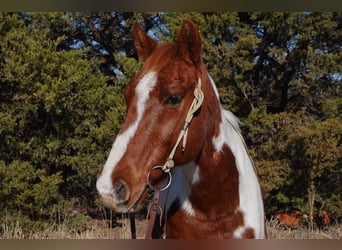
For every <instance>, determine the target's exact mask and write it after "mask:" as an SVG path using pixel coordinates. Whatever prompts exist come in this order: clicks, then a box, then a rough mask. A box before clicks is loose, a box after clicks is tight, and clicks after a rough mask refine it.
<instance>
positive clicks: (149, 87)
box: [96, 19, 266, 239]
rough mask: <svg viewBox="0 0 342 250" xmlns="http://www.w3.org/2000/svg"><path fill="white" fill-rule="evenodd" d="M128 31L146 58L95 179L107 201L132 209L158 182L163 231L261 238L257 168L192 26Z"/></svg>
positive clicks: (117, 208)
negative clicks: (175, 31) (161, 33)
mask: <svg viewBox="0 0 342 250" xmlns="http://www.w3.org/2000/svg"><path fill="white" fill-rule="evenodd" d="M133 32H134V43H135V47H136V49H137V52H138V55H139V59H140V60H142V61H143V63H144V64H143V66H142V68H141V70H140V72H139V73H138V74H137V75H136V76H135V77H134V78H133V79H132V80H131V81H130V82H129V83H128V85H127V87H126V88H125V91H124V95H125V98H126V103H127V116H126V119H125V122H124V124H123V126H122V129H121V131H120V133H119V134H118V136H117V137H116V140H115V142H114V144H113V147H112V149H111V151H110V154H109V157H108V159H107V161H106V163H105V165H104V167H103V169H102V170H101V172H100V173H99V176H98V180H97V183H96V186H97V189H98V192H99V193H100V195H101V197H102V200H103V202H104V204H105V206H107V207H108V208H111V209H113V210H114V211H116V212H119V213H121V212H122V213H127V212H136V211H138V210H139V209H141V208H143V207H144V206H145V205H146V200H147V198H148V196H149V188H148V187H150V186H152V185H154V184H155V183H158V182H162V184H161V185H162V186H161V189H165V190H164V191H162V192H161V193H160V200H159V203H160V207H161V208H162V209H161V210H162V217H163V222H164V227H163V234H164V237H165V238H183V239H186V238H190V239H191V238H192V239H203V238H265V235H266V233H265V224H264V210H263V202H262V196H261V191H260V186H259V182H258V178H257V174H256V170H255V167H254V165H253V162H252V160H251V158H250V156H249V154H248V152H247V148H246V145H245V142H244V140H243V138H242V136H241V134H240V131H239V121H238V119H237V118H236V117H235V116H234V115H233V114H232V113H231V112H229V111H226V110H224V109H222V107H221V105H220V102H219V95H218V91H217V89H216V87H215V84H214V82H213V80H212V78H211V77H210V76H209V74H208V72H207V70H206V67H205V65H204V63H203V61H202V57H201V52H202V49H201V39H200V34H199V31H198V28H197V27H196V25H195V24H194V23H193V22H192V21H191V20H188V19H185V20H184V21H183V25H182V28H181V30H180V32H179V35H178V39H177V42H176V43H175V44H158V43H157V42H156V41H155V40H153V39H152V38H151V37H149V36H148V35H147V34H146V33H145V32H144V30H143V29H142V28H141V26H140V25H139V24H138V23H135V25H134V27H133ZM162 172H164V173H169V177H168V174H166V176H165V174H163V173H162ZM163 183H164V184H163ZM163 185H164V186H163ZM154 237H159V236H156V235H154Z"/></svg>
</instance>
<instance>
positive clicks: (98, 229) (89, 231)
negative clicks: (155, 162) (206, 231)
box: [0, 217, 342, 239]
mask: <svg viewBox="0 0 342 250" xmlns="http://www.w3.org/2000/svg"><path fill="white" fill-rule="evenodd" d="M119 222H120V223H122V226H117V227H113V228H111V227H110V226H108V223H107V222H105V221H103V220H102V221H101V220H91V219H90V220H89V221H88V222H87V224H86V225H85V227H84V228H82V229H80V230H70V228H68V227H67V226H66V225H63V224H61V225H52V226H51V227H49V228H47V229H46V230H44V231H40V232H29V233H27V232H26V233H25V232H24V230H23V229H22V228H21V227H20V225H19V224H18V223H14V224H12V226H11V227H8V226H6V227H5V226H3V225H2V228H1V231H0V239H129V238H130V224H129V219H127V218H125V217H122V218H120V219H119ZM136 227H137V238H143V237H144V232H145V229H146V221H145V220H144V219H142V218H140V219H137V221H136ZM267 230H268V236H269V238H270V239H341V235H342V225H333V226H330V227H328V228H326V229H324V230H313V231H311V232H310V231H309V230H308V229H307V228H305V227H299V228H296V229H288V228H286V227H285V226H284V225H282V224H281V223H279V222H278V221H277V220H276V219H271V220H269V221H267Z"/></svg>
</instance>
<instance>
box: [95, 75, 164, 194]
mask: <svg viewBox="0 0 342 250" xmlns="http://www.w3.org/2000/svg"><path fill="white" fill-rule="evenodd" d="M156 82H157V80H156V73H155V72H148V73H146V74H145V75H144V76H143V77H142V78H141V79H140V81H139V83H138V84H137V86H136V89H135V93H136V95H137V103H136V107H137V117H136V120H135V121H134V122H133V123H132V125H131V126H129V127H128V128H127V129H126V130H125V131H121V132H120V134H119V135H118V136H117V137H116V139H115V141H114V144H113V146H112V149H111V151H110V153H109V156H108V158H107V161H106V163H105V165H104V167H103V170H102V174H101V176H100V178H99V179H98V180H97V182H96V188H97V190H98V191H99V193H100V194H108V193H110V192H111V190H112V189H113V185H112V179H111V176H112V173H113V171H114V169H115V167H116V165H117V163H118V162H119V161H120V159H121V158H122V157H123V156H124V154H125V152H126V150H127V147H128V144H129V142H130V140H131V139H132V138H133V136H134V135H135V133H136V131H137V129H138V126H139V124H140V121H141V119H142V117H143V114H144V113H145V109H146V101H147V100H148V98H149V95H150V93H151V91H152V90H153V88H154V87H155V85H156Z"/></svg>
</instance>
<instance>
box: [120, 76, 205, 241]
mask: <svg viewBox="0 0 342 250" xmlns="http://www.w3.org/2000/svg"><path fill="white" fill-rule="evenodd" d="M201 87H202V80H201V78H198V83H197V86H196V88H195V90H194V100H193V101H192V104H191V106H190V108H189V110H188V113H187V115H186V118H185V121H184V125H183V128H182V130H181V132H180V133H179V136H178V138H177V141H176V143H175V145H174V147H173V148H172V150H171V152H170V154H169V156H168V158H167V160H166V162H165V164H164V165H163V166H155V167H154V168H152V170H151V171H150V172H149V173H148V175H147V183H146V185H145V186H144V187H143V189H142V191H141V192H140V195H139V196H138V199H137V200H136V201H135V202H134V203H133V204H132V205H131V206H130V207H129V208H128V209H127V210H126V212H129V211H131V210H132V209H134V208H136V206H137V205H138V203H139V202H140V200H141V199H142V197H143V194H144V193H145V191H146V190H147V191H148V192H149V193H153V202H152V204H151V205H150V206H149V209H148V214H147V218H148V226H147V230H146V234H145V239H152V231H153V227H154V224H155V220H156V216H157V212H158V210H159V211H160V214H161V215H160V226H161V224H162V212H163V211H162V208H161V206H160V205H159V196H160V192H161V191H164V190H166V189H168V188H169V186H170V185H171V182H172V175H171V170H172V169H173V168H174V167H175V163H174V160H173V158H174V156H175V153H176V149H177V147H178V145H179V143H180V142H181V141H182V140H183V145H182V151H183V152H184V151H185V146H186V142H187V136H188V128H189V125H190V123H191V120H192V118H193V117H194V114H195V113H196V112H197V111H198V110H199V108H200V107H201V106H202V103H203V100H204V94H203V91H202V89H201ZM155 169H161V170H162V171H163V172H164V173H167V174H169V182H168V183H167V185H166V186H165V187H163V188H160V185H159V184H158V185H156V186H152V185H151V184H150V180H149V178H150V174H151V172H152V171H154V170H155ZM130 218H131V220H130V223H131V236H132V239H135V238H136V234H135V220H134V214H133V215H131V217H130ZM164 235H165V230H164Z"/></svg>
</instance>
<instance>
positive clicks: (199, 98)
mask: <svg viewBox="0 0 342 250" xmlns="http://www.w3.org/2000/svg"><path fill="white" fill-rule="evenodd" d="M201 87H202V80H201V78H198V84H197V86H196V88H195V90H194V100H193V101H192V104H191V106H190V108H189V111H188V113H187V115H186V118H185V121H184V125H183V128H182V130H181V132H180V133H179V136H178V139H177V142H176V144H175V146H174V147H173V149H172V151H171V153H170V155H169V157H168V159H167V161H166V162H165V164H164V166H163V168H162V169H163V171H164V172H166V173H167V172H170V170H171V169H172V168H173V167H174V166H175V163H174V161H173V157H174V156H175V153H176V149H177V147H178V145H179V143H180V142H181V140H182V139H183V145H182V151H185V146H186V141H187V137H188V128H189V125H190V122H191V120H192V118H193V117H194V114H195V113H196V111H197V110H198V109H199V108H200V107H201V105H202V103H203V100H204V94H203V91H202V89H201Z"/></svg>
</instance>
